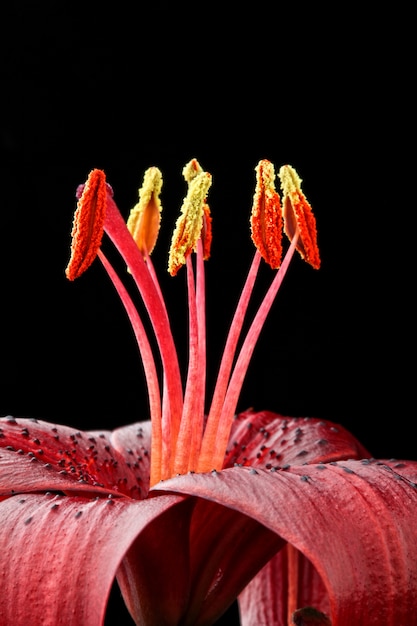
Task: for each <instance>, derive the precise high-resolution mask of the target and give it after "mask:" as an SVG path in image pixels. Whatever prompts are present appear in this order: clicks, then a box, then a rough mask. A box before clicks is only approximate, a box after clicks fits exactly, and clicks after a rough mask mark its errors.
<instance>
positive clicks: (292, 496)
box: [154, 461, 417, 626]
mask: <svg viewBox="0 0 417 626" xmlns="http://www.w3.org/2000/svg"><path fill="white" fill-rule="evenodd" d="M406 466H408V469H407V472H408V473H405V472H404V471H402V469H401V468H400V467H398V463H397V468H395V467H393V466H390V465H389V464H386V463H379V462H375V461H342V462H340V463H335V462H334V463H328V464H319V465H304V466H300V467H293V468H291V469H290V470H288V471H282V470H281V471H275V472H272V471H269V472H268V471H266V470H263V469H256V470H255V469H254V468H248V467H234V468H229V469H225V470H223V471H222V472H218V473H217V474H216V475H215V476H213V475H211V474H198V475H186V476H180V477H175V478H172V479H170V480H168V481H166V482H165V483H164V484H163V486H160V485H158V486H155V488H154V489H155V490H156V489H161V488H163V489H164V491H165V492H168V491H170V492H176V493H182V494H184V495H185V494H189V495H194V496H198V497H200V498H205V499H208V500H211V501H214V502H217V503H218V504H223V505H224V506H226V507H229V508H232V509H234V510H237V511H240V512H241V513H244V514H246V515H248V516H250V517H252V518H253V519H254V520H257V521H258V522H259V523H260V524H263V525H264V526H266V527H267V528H269V529H271V530H273V531H274V532H276V533H277V534H278V535H279V536H280V537H281V538H282V539H284V540H285V541H287V542H288V543H290V544H291V545H292V546H294V548H296V550H298V551H300V552H301V553H302V554H303V555H304V556H305V557H306V558H307V559H308V560H309V561H310V562H311V564H312V565H313V566H314V568H315V569H316V571H317V573H318V574H319V575H320V576H321V578H322V581H323V584H324V586H325V588H326V590H327V594H328V602H329V606H330V617H331V620H332V623H334V624H337V625H338V626H351V625H352V624H355V625H356V626H370V625H373V624H374V625H375V626H376V625H377V624H378V625H380V624H384V626H394V625H398V624H408V623H413V619H414V616H415V612H416V610H417V560H416V559H415V546H416V545H417V529H416V527H415V517H416V515H417V488H416V485H417V483H416V481H415V480H414V481H413V482H411V481H410V480H409V477H410V476H411V475H413V476H415V477H417V463H413V462H408V463H407V464H406ZM410 466H411V468H410ZM400 471H402V474H400V473H399V472H400ZM406 476H408V478H407V477H406ZM243 560H244V553H242V561H243ZM235 566H236V568H238V567H239V566H240V563H239V561H237V562H236V565H235ZM276 601H277V602H279V601H280V597H277V598H276ZM317 608H319V607H317ZM246 623H248V622H246ZM278 623H279V622H278Z"/></svg>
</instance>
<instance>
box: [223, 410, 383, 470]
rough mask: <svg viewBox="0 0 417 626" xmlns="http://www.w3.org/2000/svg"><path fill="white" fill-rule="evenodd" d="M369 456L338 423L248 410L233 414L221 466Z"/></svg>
mask: <svg viewBox="0 0 417 626" xmlns="http://www.w3.org/2000/svg"><path fill="white" fill-rule="evenodd" d="M370 456H371V455H370V454H369V452H368V451H367V450H366V449H365V448H364V447H363V446H362V444H361V443H360V442H359V441H358V440H357V439H356V438H355V437H354V436H353V435H352V434H351V433H350V432H349V431H347V430H346V429H345V428H343V426H340V425H339V424H334V423H333V422H329V421H326V420H319V419H314V418H306V417H303V418H301V417H299V418H297V417H285V416H283V415H278V414H276V413H271V412H270V411H258V412H254V411H252V410H248V411H245V412H243V413H240V414H239V415H236V417H235V420H234V422H233V426H232V431H231V435H230V441H229V450H228V452H227V454H226V457H225V463H224V467H232V466H233V465H234V464H235V463H237V464H242V465H251V466H259V467H264V468H265V469H270V468H271V467H274V468H281V467H283V466H285V465H288V464H290V465H304V464H305V463H318V462H320V461H337V460H339V459H354V458H356V459H357V458H366V457H370Z"/></svg>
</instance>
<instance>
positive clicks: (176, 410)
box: [0, 159, 417, 626]
mask: <svg viewBox="0 0 417 626" xmlns="http://www.w3.org/2000/svg"><path fill="white" fill-rule="evenodd" d="M183 174H184V178H185V181H186V183H187V186H188V190H187V193H186V195H185V198H184V201H183V205H182V208H181V213H180V217H179V218H178V220H177V223H176V227H175V230H174V234H173V238H172V244H171V249H170V253H169V263H168V269H169V272H170V273H171V274H172V275H173V276H175V275H176V274H177V273H178V272H179V271H182V267H184V268H185V272H186V276H187V293H188V295H187V297H188V311H189V319H188V324H189V345H188V368H187V372H186V375H185V376H183V375H182V372H181V371H180V366H179V360H178V355H177V350H176V346H175V342H174V337H173V333H172V330H171V324H170V318H169V313H168V310H167V307H166V305H165V302H164V299H163V296H162V292H161V288H160V286H159V282H158V278H157V272H156V270H155V268H154V266H153V263H152V261H151V252H152V250H153V248H154V246H155V243H156V240H157V235H158V231H159V224H160V217H161V210H162V207H161V202H160V193H161V188H162V175H161V172H160V171H159V170H158V169H157V168H155V167H153V168H150V169H149V170H148V171H147V172H146V173H145V176H144V182H143V185H142V187H141V188H140V190H139V201H138V204H137V205H136V206H135V207H134V209H133V210H132V213H131V216H130V217H129V219H128V222H127V224H126V223H125V221H124V219H123V217H122V215H121V213H120V211H119V209H118V207H117V205H116V203H115V200H114V197H113V191H112V189H111V187H110V185H109V184H108V183H107V182H106V177H105V174H104V172H102V171H101V170H93V171H92V172H91V173H90V175H89V176H88V179H87V181H86V183H85V184H84V185H82V186H80V187H79V189H78V190H77V198H78V205H77V210H76V213H75V217H74V226H73V231H72V236H73V241H72V247H71V258H70V261H69V264H68V267H67V270H66V274H67V277H68V278H69V279H70V280H74V279H76V278H78V277H79V276H80V275H81V274H82V273H83V272H84V271H86V269H87V268H88V267H89V266H90V265H91V263H93V262H95V259H96V258H98V259H99V260H100V262H101V263H102V264H103V266H104V268H105V269H106V271H107V273H108V275H109V277H110V279H111V281H112V282H113V284H114V286H115V288H116V291H117V293H118V295H119V297H120V299H121V302H122V304H123V306H124V307H125V310H126V313H127V316H128V318H129V320H130V322H131V325H132V329H133V333H134V335H135V338H136V341H137V344H138V348H139V351H140V354H141V359H142V362H143V367H144V375H145V378H146V383H147V388H148V397H149V417H150V419H148V420H146V421H141V422H137V423H136V424H131V425H128V426H120V427H119V428H117V429H116V430H114V431H111V432H110V431H107V430H103V431H90V432H87V431H79V430H76V429H74V428H71V427H69V426H63V425H57V424H50V423H47V422H44V421H41V420H36V419H25V418H21V417H18V418H14V417H11V416H6V417H3V418H0V555H1V557H0V584H1V589H2V593H1V594H0V626H3V625H4V626H6V625H9V624H14V625H15V626H23V625H25V626H26V624H28V623H31V624H35V625H37V624H42V625H45V626H56V625H58V624H65V626H80V625H81V626H84V625H85V626H100V625H102V624H103V623H104V619H105V614H106V606H107V602H108V597H109V593H110V589H111V587H112V584H113V581H114V579H115V578H116V579H117V582H118V584H119V587H120V590H121V593H122V595H123V598H124V601H125V603H126V606H127V608H128V610H129V612H130V614H131V616H132V619H133V620H134V622H135V623H136V624H137V625H138V626H139V625H141V626H160V625H164V626H180V625H181V626H191V625H193V626H208V625H210V624H213V623H215V621H216V620H217V619H218V618H219V617H220V616H221V615H222V614H223V613H224V612H225V611H226V610H227V608H228V607H229V606H230V605H231V604H232V603H233V602H234V601H235V599H236V598H238V602H239V610H240V619H241V624H242V625H243V626H255V625H257V626H258V625H263V624H265V625H266V624H268V626H292V625H295V626H306V625H308V624H310V625H312V624H315V625H316V626H329V625H333V626H352V624H355V625H356V626H370V625H375V626H376V625H378V626H381V625H384V626H394V625H395V626H400V625H404V626H405V624H412V623H414V622H415V615H416V611H417V559H416V546H417V530H416V526H415V517H416V515H417V462H413V461H395V460H379V461H377V460H375V459H373V458H372V457H371V455H370V453H369V452H368V451H367V450H366V449H365V448H364V447H363V446H362V444H361V443H360V442H359V441H358V440H357V439H356V438H355V437H354V436H353V435H352V434H351V433H349V432H348V431H347V430H346V429H345V428H343V427H342V426H341V425H338V424H335V423H332V422H330V421H326V420H320V419H319V418H295V417H288V416H282V415H278V414H276V413H272V412H269V411H255V410H253V409H248V410H246V411H244V412H242V413H239V414H236V408H237V405H238V399H239V394H240V391H241V388H242V385H243V384H244V379H245V375H246V372H247V369H248V365H249V362H250V359H251V356H252V354H253V351H254V349H255V346H256V342H257V339H258V337H259V334H260V332H261V330H262V326H263V324H264V322H265V319H266V317H267V315H268V313H269V311H270V309H271V306H272V304H273V302H274V300H275V298H276V295H277V293H278V291H279V287H280V285H281V283H282V280H283V279H284V276H285V274H286V271H287V269H288V266H289V263H290V261H291V259H292V258H293V255H294V253H295V251H296V250H297V251H298V252H299V253H300V255H301V257H302V258H303V259H305V260H306V261H307V262H308V263H310V264H311V265H312V267H313V268H315V269H318V268H319V266H320V256H319V251H318V247H317V237H316V235H317V233H316V225H315V219H314V216H313V213H312V209H311V206H310V204H309V203H308V201H307V199H306V198H305V196H304V194H303V192H302V191H301V180H300V178H299V176H298V174H297V173H296V172H295V170H294V169H293V168H292V167H291V166H289V165H285V166H283V167H282V168H280V171H279V177H280V181H281V189H282V192H283V198H282V202H281V199H280V197H279V194H278V192H277V191H276V188H275V169H274V166H273V165H272V163H270V162H269V161H267V160H262V161H261V162H260V163H259V164H258V166H257V167H256V189H255V194H254V200H253V207H252V214H251V219H250V226H251V235H252V239H253V242H254V244H255V252H254V257H253V260H252V263H251V266H250V268H249V272H248V276H247V279H246V282H245V284H244V286H243V289H242V293H241V296H240V299H239V302H238V304H237V308H236V312H235V315H234V317H233V320H232V322H231V326H230V330H229V333H228V336H227V338H226V342H225V349H224V353H223V355H222V358H221V359H220V364H219V370H218V377H217V382H216V384H215V388H214V391H213V394H212V397H211V399H210V397H208V394H207V391H206V387H207V384H206V368H207V365H206V360H207V359H206V323H205V298H206V293H205V292H206V289H205V277H204V263H205V261H206V260H207V259H208V258H209V256H210V243H211V236H212V235H211V215H210V208H209V204H208V201H207V195H208V192H209V189H210V186H211V183H212V178H211V175H210V174H209V173H208V172H205V171H204V170H203V168H202V167H201V166H200V164H199V163H198V162H197V160H196V159H192V160H191V161H190V162H189V163H188V164H187V165H186V166H185V168H184V170H183ZM282 230H284V232H285V233H286V235H287V236H288V238H289V245H288V246H287V249H286V251H285V254H284V256H283V258H282V255H283V253H284V247H283V245H282ZM104 237H106V238H108V239H110V240H111V242H113V244H114V245H115V247H116V248H117V250H118V251H119V253H120V255H121V257H122V258H123V261H124V264H125V267H126V268H127V271H126V274H125V275H123V276H120V274H119V273H117V272H116V270H115V268H114V267H113V266H112V264H111V263H110V261H109V260H108V258H107V257H106V256H105V254H104V252H103V249H102V242H103V238H104ZM261 263H267V264H269V265H270V266H271V268H272V269H271V272H272V275H271V283H270V287H269V288H268V290H267V292H266V294H265V296H264V297H263V299H262V300H261V302H260V303H259V307H258V310H257V312H256V314H255V316H254V318H253V320H252V322H251V324H250V325H249V328H248V330H247V331H246V333H245V334H243V328H244V324H243V322H244V320H245V319H246V316H247V312H248V304H249V300H250V298H251V296H252V294H253V287H254V284H255V281H256V278H257V274H258V270H259V268H260V265H261ZM126 281H127V282H126ZM132 282H133V286H135V287H136V288H137V291H138V293H139V294H140V297H141V298H142V300H143V303H144V306H145V309H146V312H147V315H148V318H149V319H148V320H146V323H145V321H144V320H142V318H141V317H140V315H139V312H138V309H137V307H136V306H135V304H134V299H133V296H132V295H131V294H132V290H131V288H130V287H131V286H132V285H131V283H132ZM127 283H130V284H127ZM148 321H149V322H150V324H151V329H152V332H153V333H154V338H155V340H156V341H151V338H150V337H149V335H148V333H149V331H147V330H146V329H147V328H148V326H149V325H148V324H147V322H148ZM152 339H153V337H152ZM155 345H156V346H157V351H155V350H154V349H153V346H155ZM155 352H156V354H155ZM159 364H162V370H163V373H162V374H161V375H160V374H159V371H160V368H159Z"/></svg>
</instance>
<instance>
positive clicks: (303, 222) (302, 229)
mask: <svg viewBox="0 0 417 626" xmlns="http://www.w3.org/2000/svg"><path fill="white" fill-rule="evenodd" d="M279 177H280V179H281V189H282V191H283V193H284V196H283V199H282V211H283V216H284V230H285V234H286V235H287V237H288V238H289V240H290V241H291V240H292V238H293V237H294V235H295V233H296V232H297V228H298V230H299V239H298V243H297V246H296V249H297V250H298V252H299V253H300V255H301V257H302V258H303V259H304V260H305V261H307V263H310V265H312V266H313V267H314V269H319V267H320V253H319V249H318V246H317V229H316V220H315V217H314V215H313V211H312V208H311V206H310V204H309V203H308V201H307V198H306V197H305V195H304V194H303V192H302V191H301V182H302V180H301V178H300V177H299V176H298V174H297V172H296V171H295V169H294V168H293V167H291V165H283V166H282V167H281V169H280V170H279Z"/></svg>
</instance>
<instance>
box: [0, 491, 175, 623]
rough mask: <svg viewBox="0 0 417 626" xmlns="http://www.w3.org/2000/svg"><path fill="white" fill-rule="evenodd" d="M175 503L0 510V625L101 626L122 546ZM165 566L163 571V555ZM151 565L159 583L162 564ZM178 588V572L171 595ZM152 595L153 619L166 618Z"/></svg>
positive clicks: (20, 505) (27, 502)
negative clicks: (155, 611) (156, 570)
mask: <svg viewBox="0 0 417 626" xmlns="http://www.w3.org/2000/svg"><path fill="white" fill-rule="evenodd" d="M181 502H182V498H180V497H177V496H163V497H162V498H154V499H152V500H145V501H141V502H139V501H135V500H130V499H128V498H115V499H107V498H100V499H97V500H91V499H86V498H82V497H65V496H56V495H51V496H47V495H39V494H27V495H25V496H14V497H12V498H8V499H7V500H3V501H2V502H0V520H1V524H0V553H1V555H2V558H1V564H0V584H1V589H2V593H1V594H0V615H1V623H2V624H13V625H14V626H27V624H43V626H56V625H57V624H65V626H80V624H88V626H99V625H100V626H101V625H102V624H103V620H104V614H105V610H106V604H107V600H108V595H109V592H110V588H111V585H112V582H113V580H114V577H115V575H116V571H117V569H118V567H119V564H120V562H121V560H122V558H123V556H124V555H125V553H126V552H127V551H128V549H129V547H130V545H131V544H132V542H133V541H134V540H135V538H136V537H138V535H140V533H141V532H142V531H145V533H146V528H147V526H148V525H149V524H152V523H153V522H155V520H157V519H158V518H159V516H160V515H162V516H163V515H164V514H165V512H168V514H169V510H170V508H171V507H173V506H174V505H175V504H176V503H181ZM174 508H175V507H174ZM153 548H155V550H156V549H157V546H155V545H153ZM174 555H175V557H178V554H177V551H174ZM166 561H167V564H168V565H167V566H168V571H170V570H171V569H172V563H171V557H170V554H169V553H168V554H167V555H166ZM159 564H160V565H161V572H160V576H161V577H162V576H163V573H164V571H165V570H164V567H165V563H164V560H162V561H159ZM182 581H183V577H182V576H181V571H180V569H178V584H177V589H179V587H180V583H181V582H182ZM147 592H148V593H149V590H147ZM159 593H160V589H158V587H157V586H154V587H153V596H152V598H151V600H152V602H153V603H154V604H155V606H156V607H160V609H159V608H158V610H160V611H161V612H163V611H168V608H167V606H166V602H165V599H164V596H163V595H162V596H159ZM167 616H168V620H170V619H171V621H167V622H165V623H166V624H175V623H176V621H175V615H170V614H169V612H168V613H167ZM153 623H158V622H157V621H155V622H153Z"/></svg>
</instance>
